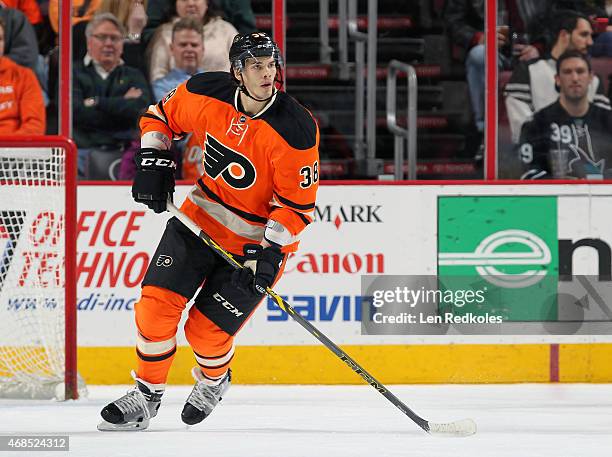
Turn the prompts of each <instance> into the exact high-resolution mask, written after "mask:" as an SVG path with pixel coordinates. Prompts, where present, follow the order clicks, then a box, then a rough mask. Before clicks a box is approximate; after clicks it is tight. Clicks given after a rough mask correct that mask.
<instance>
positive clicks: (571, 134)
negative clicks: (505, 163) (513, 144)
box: [518, 101, 612, 179]
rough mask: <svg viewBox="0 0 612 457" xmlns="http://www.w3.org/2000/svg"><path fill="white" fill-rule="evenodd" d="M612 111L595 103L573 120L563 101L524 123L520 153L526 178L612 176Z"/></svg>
mask: <svg viewBox="0 0 612 457" xmlns="http://www.w3.org/2000/svg"><path fill="white" fill-rule="evenodd" d="M611 145H612V111H610V110H609V109H604V108H601V107H599V106H597V105H594V104H591V105H590V107H589V110H588V111H587V113H586V114H585V115H584V116H583V117H572V116H570V115H569V113H568V112H567V111H565V109H564V108H563V106H561V103H560V102H559V101H557V102H555V103H553V104H551V105H549V106H547V107H546V108H544V109H542V110H540V111H538V112H537V113H536V114H535V115H534V116H533V119H532V120H531V121H529V122H526V123H525V124H523V128H522V129H521V139H520V144H519V145H518V152H519V157H520V160H521V162H522V163H523V166H524V168H525V173H524V174H523V176H522V179H550V178H563V177H572V178H588V179H601V178H602V177H605V178H610V177H612V147H611Z"/></svg>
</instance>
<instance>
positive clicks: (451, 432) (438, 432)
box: [428, 419, 476, 436]
mask: <svg viewBox="0 0 612 457" xmlns="http://www.w3.org/2000/svg"><path fill="white" fill-rule="evenodd" d="M428 425H429V433H430V434H431V435H435V436H470V435H473V434H474V433H476V422H474V421H473V420H472V419H462V420H459V421H455V422H448V423H445V424H437V423H435V422H428Z"/></svg>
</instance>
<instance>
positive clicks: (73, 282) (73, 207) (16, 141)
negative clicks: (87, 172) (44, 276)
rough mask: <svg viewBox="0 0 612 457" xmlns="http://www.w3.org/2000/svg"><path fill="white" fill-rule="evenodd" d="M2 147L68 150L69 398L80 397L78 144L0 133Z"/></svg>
mask: <svg viewBox="0 0 612 457" xmlns="http://www.w3.org/2000/svg"><path fill="white" fill-rule="evenodd" d="M0 147H3V148H11V147H13V148H23V147H34V148H36V147H48V148H63V149H64V150H65V151H66V164H65V166H66V170H65V176H66V195H65V203H64V204H65V211H66V213H65V215H64V217H65V228H66V231H65V233H64V237H65V239H64V243H65V244H64V247H65V250H66V251H65V256H64V259H65V264H64V268H65V271H64V274H65V291H64V294H65V295H64V297H65V298H64V300H65V301H64V306H65V310H64V315H65V365H64V370H65V371H64V386H65V397H64V398H65V399H74V400H76V399H77V398H78V396H79V393H78V386H77V275H76V252H77V249H76V245H77V233H76V227H77V203H76V174H77V160H76V158H77V148H76V145H75V143H74V142H73V141H72V140H70V139H69V138H65V137H62V136H0Z"/></svg>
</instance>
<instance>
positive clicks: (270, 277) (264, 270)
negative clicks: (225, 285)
mask: <svg viewBox="0 0 612 457" xmlns="http://www.w3.org/2000/svg"><path fill="white" fill-rule="evenodd" d="M244 256H245V258H246V261H245V262H244V268H241V269H239V270H236V271H235V272H234V273H233V276H232V281H233V283H234V284H235V285H236V286H237V287H239V288H241V289H243V290H248V291H251V292H253V293H255V294H256V295H263V294H265V293H266V289H267V288H268V287H270V286H271V285H272V284H274V281H275V279H276V276H277V275H278V271H279V270H280V266H281V264H282V262H283V258H284V256H283V254H282V253H281V251H280V249H279V248H278V247H277V246H269V247H266V248H264V247H263V246H262V245H260V244H246V245H245V246H244Z"/></svg>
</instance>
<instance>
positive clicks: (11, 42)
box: [0, 4, 38, 70]
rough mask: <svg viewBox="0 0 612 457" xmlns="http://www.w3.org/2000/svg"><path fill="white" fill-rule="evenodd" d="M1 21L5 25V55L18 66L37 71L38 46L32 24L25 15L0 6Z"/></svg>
mask: <svg viewBox="0 0 612 457" xmlns="http://www.w3.org/2000/svg"><path fill="white" fill-rule="evenodd" d="M0 8H1V9H0V19H2V21H3V23H4V55H5V56H7V57H9V58H10V59H11V60H12V61H13V62H15V63H16V64H18V65H23V66H24V67H28V68H30V69H32V70H36V62H37V60H38V44H37V42H36V33H35V32H34V28H33V27H32V24H30V23H29V22H28V19H27V18H26V17H25V16H24V14H23V13H22V12H21V11H19V10H16V9H13V8H5V7H3V6H2V5H1V4H0Z"/></svg>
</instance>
